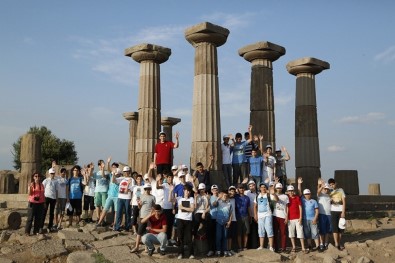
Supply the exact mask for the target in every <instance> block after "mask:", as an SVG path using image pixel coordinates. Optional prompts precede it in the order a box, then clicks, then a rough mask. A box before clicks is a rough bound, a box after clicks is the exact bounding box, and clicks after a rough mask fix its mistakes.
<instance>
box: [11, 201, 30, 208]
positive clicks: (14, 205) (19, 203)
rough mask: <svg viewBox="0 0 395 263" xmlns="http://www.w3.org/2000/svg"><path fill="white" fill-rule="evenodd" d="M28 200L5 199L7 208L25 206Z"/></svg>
mask: <svg viewBox="0 0 395 263" xmlns="http://www.w3.org/2000/svg"><path fill="white" fill-rule="evenodd" d="M28 203H29V202H28V201H7V208H18V209H19V208H21V209H23V208H27V206H28Z"/></svg>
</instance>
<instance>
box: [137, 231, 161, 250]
mask: <svg viewBox="0 0 395 263" xmlns="http://www.w3.org/2000/svg"><path fill="white" fill-rule="evenodd" d="M141 241H142V242H143V244H144V245H146V246H147V247H148V248H149V249H154V248H155V247H154V244H156V245H160V250H163V251H164V250H166V245H167V235H166V233H165V232H161V233H158V234H151V233H147V234H145V235H144V236H143V237H142V238H141Z"/></svg>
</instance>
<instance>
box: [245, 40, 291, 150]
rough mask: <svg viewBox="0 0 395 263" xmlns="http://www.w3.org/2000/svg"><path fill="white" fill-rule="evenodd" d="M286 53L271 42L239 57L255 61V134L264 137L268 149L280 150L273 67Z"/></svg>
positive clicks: (252, 111) (252, 103) (252, 117)
mask: <svg viewBox="0 0 395 263" xmlns="http://www.w3.org/2000/svg"><path fill="white" fill-rule="evenodd" d="M284 54H285V48H284V47H282V46H279V45H276V44H273V43H270V42H258V43H255V44H251V45H248V46H245V47H243V48H241V49H239V55H240V56H242V57H243V58H244V59H245V60H247V61H248V62H251V64H252V65H251V91H250V124H252V125H253V127H254V128H253V134H256V135H258V134H263V135H264V144H263V145H264V146H265V145H267V144H271V145H272V146H273V150H274V149H275V147H276V145H275V144H276V137H275V135H276V133H275V118H274V95H273V65H272V62H273V61H276V60H277V59H279V58H280V57H281V56H283V55H284Z"/></svg>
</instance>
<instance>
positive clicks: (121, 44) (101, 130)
mask: <svg viewBox="0 0 395 263" xmlns="http://www.w3.org/2000/svg"><path fill="white" fill-rule="evenodd" d="M296 2H297V3H296ZM394 7H395V4H394V3H393V2H392V1H380V4H377V3H376V2H374V1H229V0H228V1H194V2H190V1H171V0H169V1H113V2H109V1H101V0H96V1H1V2H0V24H1V25H2V26H1V27H0V35H1V41H0V47H1V54H2V55H1V62H0V91H1V96H0V113H1V115H0V116H1V119H0V169H12V155H11V149H12V143H13V142H14V141H16V140H17V139H18V137H19V136H21V135H22V134H24V133H25V132H26V131H27V130H28V129H29V127H31V126H34V125H36V126H41V125H44V126H46V127H48V128H49V129H50V130H52V132H53V133H54V134H55V135H57V136H58V137H59V138H61V139H67V140H72V141H74V142H75V144H76V150H77V151H78V156H79V159H80V164H84V163H87V162H90V161H94V162H96V160H98V159H100V158H106V157H108V156H112V157H113V160H116V161H121V162H126V160H127V144H128V122H127V121H126V120H124V119H123V117H122V113H123V112H128V111H137V98H138V76H139V64H138V63H136V62H135V61H133V60H132V59H130V58H128V57H125V56H124V55H123V52H124V49H125V48H127V47H130V46H134V45H137V44H140V43H152V44H157V45H161V46H165V47H168V48H170V49H171V50H172V55H171V56H170V58H169V60H168V61H167V62H165V63H163V64H161V94H162V116H170V117H177V118H181V119H182V122H181V123H179V124H178V125H177V126H175V129H174V130H177V131H179V132H180V134H181V136H180V144H181V146H180V148H179V149H178V150H176V151H175V161H176V163H188V160H189V154H190V145H191V144H190V137H191V116H192V90H193V67H194V61H193V59H194V49H193V47H192V46H191V45H190V44H189V43H188V42H187V41H186V40H185V37H184V30H185V29H186V28H188V27H189V26H191V25H195V24H198V23H201V22H204V21H208V22H211V23H214V24H217V25H220V26H223V27H225V28H227V29H229V31H230V34H229V37H228V40H227V43H226V44H225V45H223V46H222V47H220V48H219V49H218V68H219V87H220V104H221V128H222V134H228V133H233V134H235V133H236V132H244V131H245V130H246V129H247V126H248V124H249V123H248V122H249V121H248V120H249V88H250V73H251V64H250V63H249V62H247V61H245V60H244V59H243V58H242V57H240V56H239V55H238V53H237V51H238V49H240V48H242V47H244V46H246V45H249V44H253V43H256V42H259V41H270V42H273V43H275V44H278V45H281V46H283V47H285V48H286V54H285V55H284V56H283V57H281V58H280V59H279V60H278V61H276V62H274V63H273V68H274V69H273V79H274V96H275V118H276V139H277V145H284V146H286V147H287V149H289V152H290V154H291V157H294V141H295V139H294V136H295V135H294V134H295V128H294V125H295V121H294V116H295V81H296V80H295V77H294V76H292V75H290V74H289V73H288V72H287V71H286V69H285V65H286V64H287V63H288V62H289V61H292V60H295V59H298V58H302V57H316V58H318V59H321V60H325V61H327V62H329V63H330V65H331V69H329V70H326V71H324V72H322V73H321V74H319V75H317V77H316V89H317V112H318V126H319V127H318V129H319V139H320V152H321V172H322V175H323V177H324V178H325V179H328V178H330V177H333V174H334V170H341V169H350V170H358V173H359V185H360V192H361V193H362V194H367V189H368V184H369V183H380V184H381V191H382V194H393V190H392V189H393V188H394V187H395V180H394V179H393V177H394V175H395V174H394V166H392V165H391V163H392V162H393V160H392V157H393V155H394V149H395V140H394V139H393V135H394V130H395V107H394V106H393V101H394V99H395V87H394V83H395V74H394V72H395V34H394V28H395V16H394V15H393V11H394V10H395V9H394ZM243 127H245V128H243ZM391 166H392V167H393V168H391ZM294 167H295V165H294V162H293V160H291V161H289V162H288V171H289V173H290V174H291V176H293V175H294Z"/></svg>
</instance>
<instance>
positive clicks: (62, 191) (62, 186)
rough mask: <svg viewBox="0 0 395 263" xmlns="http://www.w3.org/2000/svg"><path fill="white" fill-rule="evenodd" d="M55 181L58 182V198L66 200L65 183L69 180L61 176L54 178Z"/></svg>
mask: <svg viewBox="0 0 395 263" xmlns="http://www.w3.org/2000/svg"><path fill="white" fill-rule="evenodd" d="M56 180H58V189H57V191H58V198H64V199H66V198H67V196H66V186H67V183H68V182H69V180H67V179H66V178H63V177H61V176H58V177H57V178H56Z"/></svg>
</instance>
